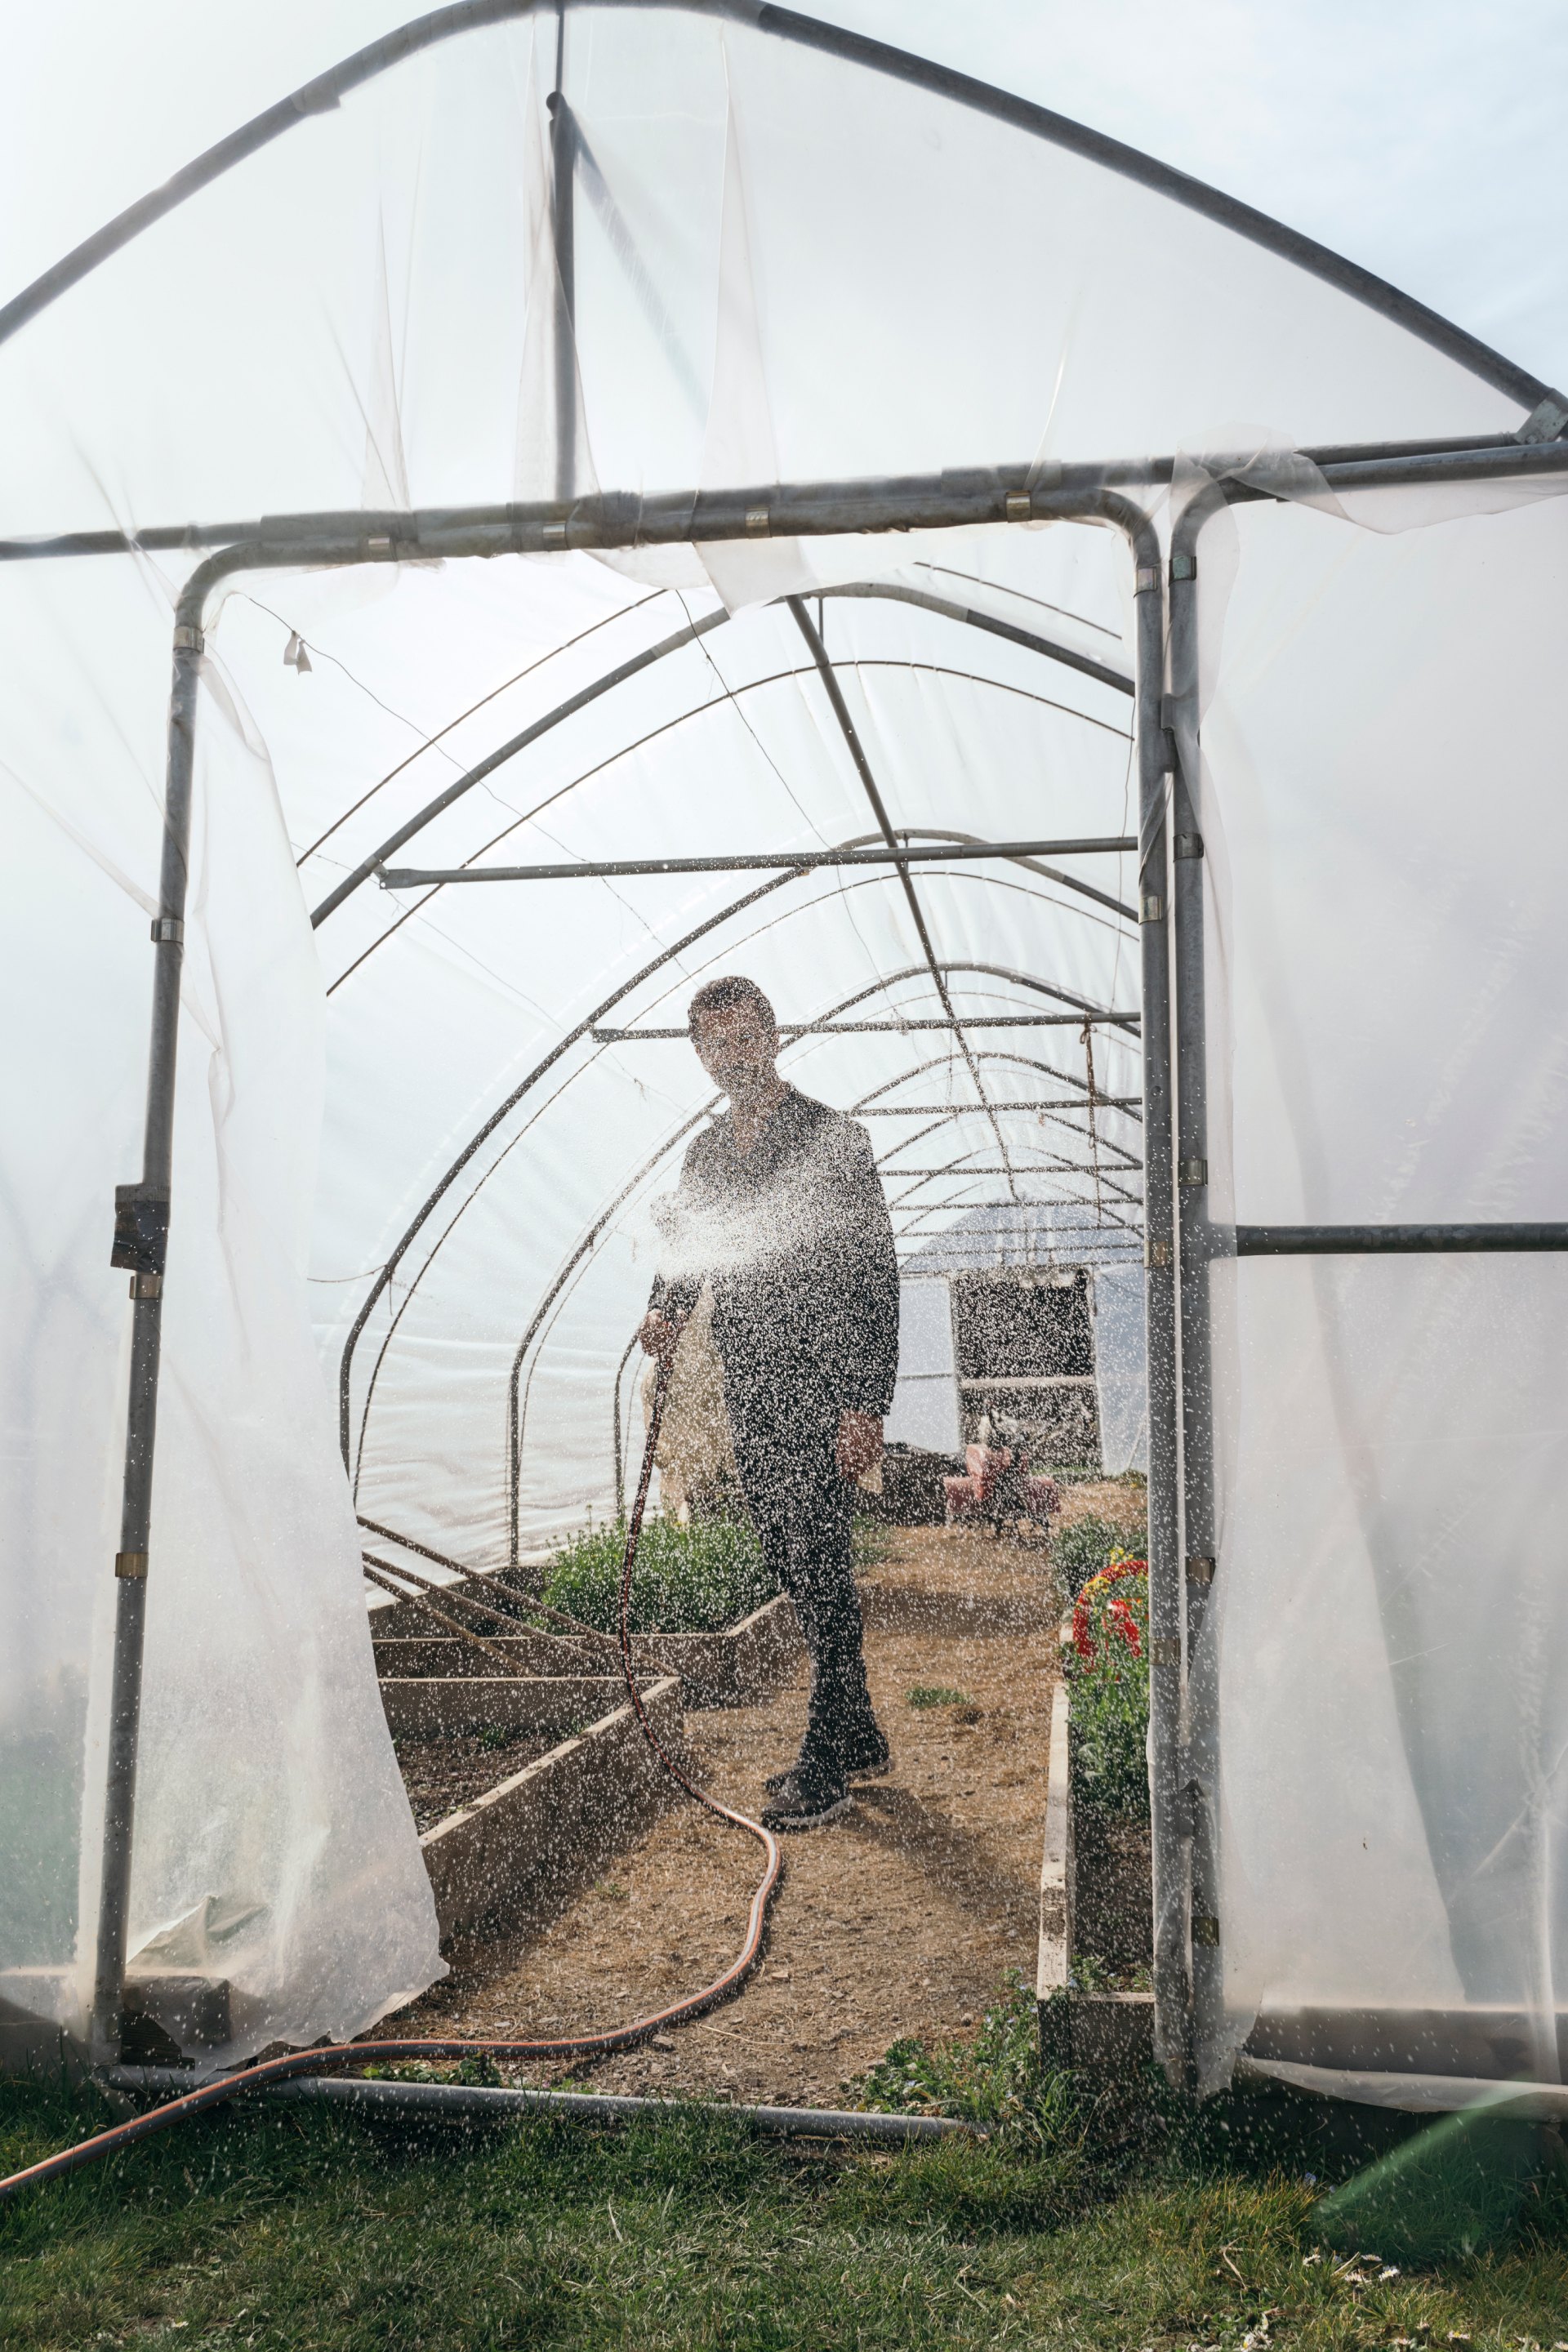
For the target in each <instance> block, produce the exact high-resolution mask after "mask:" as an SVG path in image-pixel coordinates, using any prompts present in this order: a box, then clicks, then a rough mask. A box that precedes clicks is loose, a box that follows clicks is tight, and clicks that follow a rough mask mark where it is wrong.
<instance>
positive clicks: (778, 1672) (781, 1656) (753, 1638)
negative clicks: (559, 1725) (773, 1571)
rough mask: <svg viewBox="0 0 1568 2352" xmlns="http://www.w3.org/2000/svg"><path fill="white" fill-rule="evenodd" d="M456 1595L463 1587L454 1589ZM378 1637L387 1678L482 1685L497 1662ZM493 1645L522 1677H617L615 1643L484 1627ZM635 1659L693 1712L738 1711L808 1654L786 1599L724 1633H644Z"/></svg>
mask: <svg viewBox="0 0 1568 2352" xmlns="http://www.w3.org/2000/svg"><path fill="white" fill-rule="evenodd" d="M452 1589H453V1590H454V1591H456V1590H458V1588H457V1587H453V1588H452ZM372 1630H373V1632H374V1633H375V1643H374V1647H375V1666H376V1672H377V1674H379V1675H382V1676H383V1678H384V1679H387V1678H390V1679H392V1680H395V1681H404V1680H408V1679H413V1678H415V1677H418V1678H426V1677H434V1678H438V1679H442V1680H446V1679H448V1678H450V1677H454V1676H457V1675H462V1676H465V1677H469V1676H471V1677H473V1678H475V1679H484V1678H488V1677H489V1676H490V1675H492V1674H493V1671H494V1667H493V1662H492V1661H490V1660H489V1659H487V1657H486V1656H485V1654H484V1652H483V1651H482V1650H479V1649H476V1648H475V1646H474V1644H473V1643H471V1642H461V1641H458V1638H457V1637H456V1635H423V1634H415V1635H412V1636H410V1635H402V1636H398V1635H384V1634H382V1633H379V1632H376V1629H375V1628H374V1626H373V1629H372ZM483 1632H484V1637H485V1640H486V1641H487V1642H489V1643H493V1644H494V1646H495V1647H496V1648H497V1649H498V1650H500V1651H501V1652H502V1653H503V1654H505V1656H506V1658H507V1660H508V1662H509V1663H510V1664H511V1665H512V1666H514V1667H515V1668H516V1670H517V1671H518V1672H519V1673H520V1674H522V1675H558V1676H568V1675H617V1674H618V1673H619V1671H620V1661H619V1658H618V1655H617V1654H616V1647H615V1645H614V1643H611V1642H608V1641H600V1642H595V1641H593V1640H591V1639H588V1638H586V1637H584V1635H582V1634H575V1633H501V1632H500V1629H499V1627H494V1626H489V1625H487V1626H485V1627H484V1628H483ZM636 1646H637V1656H638V1658H639V1659H642V1660H645V1661H647V1662H648V1663H650V1664H652V1665H653V1666H654V1667H655V1668H656V1669H657V1670H658V1671H660V1672H663V1673H673V1674H678V1675H679V1676H680V1679H681V1682H682V1684H683V1685H684V1687H685V1693H686V1697H687V1700H688V1702H689V1704H690V1705H692V1706H746V1705H749V1704H750V1703H751V1702H752V1700H755V1699H758V1698H762V1697H764V1696H766V1695H767V1694H768V1693H769V1692H771V1691H773V1690H776V1689H777V1687H778V1686H779V1684H780V1683H781V1681H782V1680H783V1679H784V1676H785V1675H786V1674H788V1673H789V1672H790V1671H791V1670H792V1669H793V1668H794V1666H795V1664H796V1663H797V1661H798V1660H799V1659H800V1658H801V1656H802V1655H803V1654H804V1644H803V1643H802V1641H801V1637H800V1628H799V1626H798V1624H797V1623H796V1622H795V1608H794V1604H793V1603H792V1602H791V1601H788V1600H786V1599H785V1598H784V1594H782V1593H780V1594H778V1595H777V1596H776V1597H775V1598H774V1599H773V1600H772V1601H764V1602H763V1606H762V1607H761V1608H760V1609H754V1610H753V1611H752V1614H751V1615H750V1616H749V1617H742V1620H741V1622H740V1623H739V1624H737V1625H730V1626H727V1627H726V1628H725V1629H724V1631H723V1632H722V1633H639V1634H637V1637H636Z"/></svg>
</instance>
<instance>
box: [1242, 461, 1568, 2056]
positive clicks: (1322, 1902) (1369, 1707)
mask: <svg viewBox="0 0 1568 2352" xmlns="http://www.w3.org/2000/svg"><path fill="white" fill-rule="evenodd" d="M1425 511H1429V509H1426V510H1425ZM1378 520H1379V523H1380V524H1381V526H1382V528H1381V529H1378V530H1370V531H1365V532H1363V533H1359V534H1357V533H1352V532H1349V531H1347V530H1345V529H1344V527H1343V526H1342V524H1339V523H1337V522H1334V521H1331V520H1324V519H1322V518H1321V517H1320V516H1319V515H1317V514H1314V513H1311V512H1310V511H1307V510H1304V509H1300V508H1289V509H1280V508H1269V509H1267V510H1262V509H1240V510H1238V513H1237V523H1238V526H1239V530H1238V538H1239V560H1238V562H1237V565H1236V572H1235V581H1236V584H1235V588H1234V591H1233V593H1232V595H1231V598H1230V604H1229V610H1228V614H1226V615H1225V624H1224V636H1223V646H1222V647H1220V646H1216V647H1215V651H1214V656H1213V668H1214V672H1215V677H1214V682H1213V699H1212V702H1211V704H1210V707H1209V709H1208V711H1207V715H1206V719H1205V737H1204V740H1205V755H1206V761H1207V766H1208V771H1209V785H1210V791H1211V795H1212V797H1211V800H1210V803H1209V808H1208V813H1207V815H1206V818H1205V841H1206V842H1207V843H1208V844H1209V845H1210V848H1211V853H1212V854H1211V857H1210V859H1209V860H1208V861H1207V863H1208V866H1209V871H1210V874H1211V876H1212V877H1216V879H1217V888H1216V893H1215V899H1216V903H1215V916H1216V918H1217V920H1216V922H1215V933H1216V939H1217V943H1218V956H1217V958H1216V961H1217V962H1218V963H1219V966H1220V969H1222V970H1223V971H1224V973H1225V976H1226V982H1227V986H1226V991H1225V993H1224V995H1223V997H1222V998H1221V999H1220V1002H1219V1010H1220V1015H1221V1017H1220V1019H1219V1021H1218V1022H1217V1024H1216V1025H1215V1034H1214V1037H1213V1044H1214V1046H1215V1055H1214V1076H1215V1081H1216V1091H1217V1092H1218V1094H1219V1096H1220V1098H1221V1101H1222V1103H1223V1101H1224V1099H1225V1097H1226V1096H1228V1097H1230V1100H1231V1104H1232V1109H1231V1115H1230V1119H1229V1121H1228V1123H1227V1122H1225V1121H1224V1120H1223V1118H1222V1122H1221V1124H1220V1126H1219V1128H1218V1130H1217V1132H1216V1133H1215V1136H1214V1137H1213V1138H1212V1139H1211V1152H1212V1159H1211V1176H1212V1181H1213V1184H1214V1187H1215V1193H1216V1201H1215V1209H1216V1213H1221V1212H1224V1213H1230V1207H1231V1204H1232V1203H1233V1204H1234V1215H1235V1217H1236V1219H1237V1221H1239V1222H1242V1223H1266V1224H1281V1223H1284V1224H1291V1223H1309V1222H1311V1223H1426V1222H1428V1221H1431V1222H1444V1223H1462V1222H1466V1221H1472V1220H1474V1221H1483V1222H1485V1221H1495V1222H1517V1221H1524V1222H1528V1221H1531V1220H1535V1219H1551V1218H1552V1217H1553V1216H1556V1215H1558V1214H1559V1213H1560V1211H1561V1208H1562V1186H1563V1166H1564V1145H1565V1136H1568V1030H1565V1027H1564V1023H1563V1005H1564V1003H1568V965H1565V961H1564V958H1565V948H1564V934H1563V923H1562V919H1561V909H1560V905H1559V898H1560V890H1559V877H1561V875H1562V873H1563V870H1564V866H1563V861H1564V858H1565V856H1568V833H1565V830H1564V825H1565V820H1564V817H1563V808H1562V793H1561V773H1562V749H1561V744H1560V742H1559V741H1558V740H1557V731H1558V730H1557V722H1556V711H1555V696H1554V694H1553V693H1552V679H1553V677H1554V675H1555V671H1556V667H1557V653H1556V646H1555V635H1554V629H1553V614H1554V613H1555V611H1556V610H1557V609H1559V608H1560V605H1561V599H1562V595H1563V583H1564V572H1565V569H1568V531H1565V528H1564V526H1565V523H1568V511H1565V509H1563V505H1562V503H1561V501H1560V500H1557V499H1552V500H1549V501H1545V502H1542V503H1539V504H1535V505H1532V506H1530V507H1527V508H1522V509H1519V510H1517V511H1514V512H1510V513H1504V514H1498V515H1491V516H1475V517H1472V518H1470V519H1459V520H1447V521H1442V522H1433V523H1431V524H1430V525H1429V526H1428V527H1427V528H1425V529H1419V530H1412V531H1411V533H1410V535H1409V536H1388V535H1384V534H1385V533H1386V531H1387V528H1388V526H1389V524H1391V523H1396V522H1397V521H1398V520H1408V521H1409V522H1410V523H1411V524H1412V525H1415V524H1417V523H1420V522H1421V521H1423V520H1425V512H1424V502H1423V501H1422V500H1421V499H1420V498H1419V496H1418V495H1416V494H1407V496H1406V498H1405V502H1404V505H1403V509H1402V511H1401V510H1399V509H1393V510H1390V509H1389V508H1388V507H1387V505H1386V502H1385V509H1384V513H1383V514H1382V515H1380V517H1379V519H1378ZM1225 531H1226V525H1225V523H1224V522H1223V521H1222V522H1221V523H1220V524H1218V525H1216V526H1215V537H1216V540H1217V541H1218V545H1217V547H1216V554H1217V555H1218V556H1219V557H1220V564H1219V565H1218V566H1216V569H1223V568H1224V548H1225ZM1204 543H1205V544H1206V542H1204ZM1200 561H1201V558H1200ZM1215 634H1216V635H1217V634H1218V633H1217V631H1216V633H1215ZM1287 713H1288V714H1289V721H1288V723H1287V718H1286V714H1287ZM1221 853H1223V854H1221ZM1227 1006H1228V1019H1226V1007H1227ZM1232 1056H1234V1058H1233V1059H1232ZM1226 1124H1228V1127H1229V1129H1230V1132H1229V1133H1228V1134H1227V1133H1226ZM1565 1277H1568V1267H1565V1265H1564V1262H1563V1258H1562V1257H1561V1256H1560V1255H1455V1256H1436V1257H1431V1256H1428V1257H1408V1258H1381V1259H1379V1258H1367V1257H1341V1258H1321V1259H1317V1260H1306V1259H1270V1260H1257V1259H1252V1260H1244V1261H1237V1262H1232V1263H1231V1264H1230V1265H1226V1266H1225V1267H1224V1268H1222V1269H1221V1270H1220V1272H1219V1275H1218V1276H1217V1305H1218V1308H1219V1328H1220V1332H1221V1337H1222V1348H1221V1360H1220V1371H1219V1376H1218V1381H1217V1389H1218V1395H1219V1402H1220V1406H1221V1412H1220V1427H1221V1436H1222V1449H1221V1451H1222V1480H1221V1501H1222V1516H1221V1525H1220V1539H1219V1559H1220V1562H1221V1569H1220V1574H1219V1577H1218V1580H1217V1581H1216V1586H1215V1604H1214V1609H1213V1612H1212V1614H1211V1616H1210V1618H1209V1621H1208V1630H1207V1634H1206V1637H1205V1647H1206V1650H1207V1652H1208V1654H1207V1655H1206V1656H1205V1658H1204V1659H1203V1660H1202V1661H1200V1677H1199V1678H1200V1687H1201V1688H1202V1690H1203V1696H1204V1713H1205V1719H1206V1720H1207V1721H1208V1722H1209V1724H1210V1726H1211V1728H1212V1727H1213V1726H1214V1724H1215V1721H1216V1720H1217V1740H1216V1748H1217V1788H1216V1790H1215V1795H1216V1801H1217V1807H1218V1822H1219V1832H1220V1835H1219V1850H1220V1854H1221V1861H1222V1922H1221V1934H1222V1947H1223V1949H1224V1951H1225V1953H1226V2005H1227V2009H1228V2011H1229V2019H1228V2032H1226V2034H1225V2035H1224V2036H1223V2037H1222V2039H1221V2040H1220V2042H1219V2043H1218V2045H1217V2046H1216V2047H1215V2048H1214V2049H1212V2050H1210V2051H1209V2052H1207V2053H1205V2056H1206V2059H1207V2062H1208V2063H1209V2065H1210V2067H1211V2068H1212V2069H1213V2070H1214V2071H1215V2073H1216V2074H1217V2073H1219V2072H1220V2071H1222V2070H1223V2067H1224V2064H1225V2063H1226V2055H1227V2051H1228V2049H1229V2048H1231V2047H1234V2046H1235V2045H1236V2044H1237V2042H1240V2041H1241V2040H1242V2039H1243V2038H1244V2037H1245V2035H1246V2033H1247V2030H1248V2029H1249V2027H1250V2025H1251V2022H1252V2019H1253V2016H1254V2014H1255V2013H1256V2011H1258V2009H1259V2008H1260V2007H1262V2006H1265V2005H1268V2006H1269V2007H1271V2008H1280V2009H1291V2008H1296V2007H1304V2006H1320V2007H1321V2006H1336V2007H1342V2008H1344V2009H1348V2010H1352V2011H1357V2010H1360V2011H1378V2010H1390V2009H1394V2010H1405V2011H1422V2010H1426V2011H1438V2012H1447V2013H1450V2014H1451V2013H1453V2012H1455V2011H1461V2010H1465V2009H1472V2010H1473V2009H1481V2008H1485V2009H1490V2010H1492V2011H1496V2012H1498V2013H1499V2015H1500V2018H1501V2019H1503V2020H1506V2019H1508V2018H1509V2017H1510V2016H1511V2017H1513V2018H1514V2019H1516V2020H1518V2021H1519V2023H1518V2025H1517V2027H1516V2028H1515V2029H1514V2032H1513V2039H1514V2042H1515V2044H1516V2064H1517V2067H1518V2070H1519V2071H1520V2072H1521V2074H1525V2075H1527V2076H1528V2077H1530V2078H1531V2079H1538V2080H1542V2081H1544V2082H1555V2081H1559V2080H1561V2079H1562V2077H1561V2074H1560V2064H1561V2060H1560V2055H1559V2049H1558V2025H1557V2020H1558V2015H1559V2012H1560V2011H1561V2010H1562V2008H1563V1983H1564V1971H1565V1969H1568V1941H1565V1938H1568V1910H1565V1907H1564V1902H1563V1885H1564V1864H1565V1863H1568V1843H1565V1841H1568V1780H1565V1777H1564V1776H1565V1767H1568V1701H1565V1699H1564V1691H1565V1688H1568V1672H1565V1670H1568V1588H1565V1584H1564V1579H1563V1558H1562V1538H1561V1526H1560V1523H1561V1517H1562V1500H1561V1496H1562V1475H1563V1459H1564V1454H1563V1440H1564V1424H1565V1421H1568V1279H1565ZM1215 1684H1216V1685H1217V1686H1215Z"/></svg>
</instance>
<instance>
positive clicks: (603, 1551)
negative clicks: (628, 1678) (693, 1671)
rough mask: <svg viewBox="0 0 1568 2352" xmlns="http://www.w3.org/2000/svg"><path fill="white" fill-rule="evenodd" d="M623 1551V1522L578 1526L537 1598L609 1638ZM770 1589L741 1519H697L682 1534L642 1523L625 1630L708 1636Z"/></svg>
mask: <svg viewBox="0 0 1568 2352" xmlns="http://www.w3.org/2000/svg"><path fill="white" fill-rule="evenodd" d="M625 1558H626V1521H625V1520H624V1519H610V1520H607V1521H605V1524H604V1525H603V1526H601V1527H589V1528H585V1529H584V1532H583V1533H582V1534H581V1535H580V1536H576V1537H574V1538H573V1540H572V1541H571V1542H570V1543H568V1544H565V1545H563V1547H562V1549H560V1550H559V1551H558V1552H557V1553H556V1555H555V1557H554V1559H552V1561H551V1563H550V1565H549V1566H548V1568H546V1570H545V1571H544V1584H543V1598H544V1600H545V1601H547V1602H548V1604H549V1606H550V1607H551V1608H552V1609H560V1610H563V1611H564V1612H565V1614H566V1615H567V1616H569V1617H575V1618H578V1619H580V1620H581V1622H583V1623H584V1625H594V1626H596V1627H597V1628H598V1629H599V1630H600V1632H602V1633H614V1632H615V1630H616V1626H617V1625H618V1623H619V1622H620V1592H621V1564H622V1562H623V1560H624V1559H625ZM775 1591H777V1587H776V1585H775V1584H774V1582H773V1578H772V1577H771V1576H770V1575H769V1573H768V1570H767V1569H766V1567H765V1566H764V1564H763V1554H762V1547H761V1546H760V1545H759V1543H758V1541H757V1538H756V1537H755V1535H754V1534H753V1533H752V1529H751V1528H750V1527H749V1526H748V1525H746V1523H745V1522H744V1521H742V1520H738V1519H729V1518H712V1519H702V1520H698V1521H696V1522H694V1523H693V1525H692V1526H690V1527H689V1528H683V1527H681V1526H679V1524H678V1523H677V1522H676V1521H675V1520H674V1519H647V1520H645V1521H644V1523H643V1531H642V1539H641V1542H640V1543H639V1545H638V1547H637V1570H636V1573H635V1574H634V1576H633V1578H632V1605H631V1622H632V1631H633V1633H714V1632H717V1631H718V1630H719V1628H721V1626H725V1625H732V1624H733V1623H734V1622H736V1620H737V1619H738V1618H741V1617H749V1616H750V1615H751V1613H752V1610H753V1609H760V1608H761V1607H762V1605H763V1601H769V1600H771V1599H772V1598H773V1593H774V1592H775Z"/></svg>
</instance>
